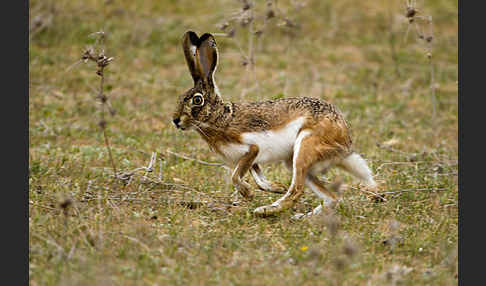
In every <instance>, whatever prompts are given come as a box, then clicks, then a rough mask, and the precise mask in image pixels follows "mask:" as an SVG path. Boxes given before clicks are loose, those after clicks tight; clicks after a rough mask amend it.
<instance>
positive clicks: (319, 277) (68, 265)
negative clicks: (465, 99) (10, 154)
mask: <svg viewBox="0 0 486 286" xmlns="http://www.w3.org/2000/svg"><path fill="white" fill-rule="evenodd" d="M403 2H405V1H403ZM424 2H425V1H419V5H421V6H419V7H417V8H418V9H419V10H421V12H422V13H424V14H426V15H433V18H434V22H433V23H434V33H435V35H434V42H433V50H432V53H433V57H432V64H433V65H434V71H435V74H434V79H435V83H436V90H435V94H436V98H437V103H436V104H437V106H436V108H437V112H436V114H435V116H433V112H432V110H433V109H434V101H433V99H432V97H431V90H430V77H431V74H430V65H429V62H428V60H427V57H426V56H425V46H424V45H422V44H421V43H420V42H419V41H418V40H417V39H416V37H415V36H414V34H413V33H412V32H410V33H409V36H408V39H407V40H405V39H404V36H405V32H406V29H407V25H408V24H407V20H406V19H405V17H404V16H403V15H404V13H405V10H404V6H403V5H402V4H403V3H401V2H400V1H385V0H383V1H377V2H359V1H352V0H341V1H330V0H327V1H310V0H309V1H305V2H304V3H306V5H305V6H304V7H301V8H298V7H296V6H295V5H292V4H291V3H292V2H291V1H279V2H278V4H279V6H280V8H281V9H282V11H284V12H285V13H286V14H287V15H288V16H289V17H290V18H291V19H292V20H293V21H295V22H297V23H298V24H299V25H300V28H299V30H297V32H296V36H295V37H294V38H293V39H292V40H291V41H290V40H289V37H288V36H287V34H285V33H283V32H282V29H281V28H279V27H277V26H276V25H273V26H272V25H271V26H269V29H268V30H267V31H265V32H264V34H263V37H262V38H261V43H260V44H255V47H257V48H256V49H255V59H256V68H255V76H256V79H257V81H258V86H257V87H254V86H256V85H255V82H254V81H253V80H252V76H247V75H248V74H247V71H246V70H247V69H246V68H245V67H244V66H242V65H241V62H242V56H241V55H240V53H239V49H238V46H237V45H236V42H235V40H234V39H231V38H226V37H218V36H217V37H216V40H217V41H218V45H219V51H220V54H221V59H220V65H219V68H218V71H217V74H216V81H217V82H218V86H219V88H220V90H221V92H222V94H223V96H224V97H225V99H227V100H233V101H249V100H263V99H270V98H278V97H282V96H303V95H306V96H314V97H320V98H324V99H326V100H328V101H330V102H332V103H334V104H336V105H337V106H338V107H339V108H340V109H341V110H342V111H343V112H344V113H345V115H346V118H347V119H348V121H349V123H350V124H351V126H352V130H353V138H354V148H355V149H356V150H357V151H358V152H359V153H361V154H363V156H364V157H365V158H366V159H367V160H368V161H369V163H370V165H371V168H372V169H373V171H374V172H375V173H376V179H377V180H378V181H379V182H381V190H380V191H381V193H383V194H385V198H386V199H387V201H386V202H380V201H378V200H376V199H373V198H372V197H370V196H368V195H367V194H366V193H364V192H360V191H359V190H357V189H359V187H358V186H356V185H355V184H354V182H353V181H352V178H350V177H349V176H348V175H346V174H345V173H342V172H341V171H339V170H336V171H331V172H330V174H329V176H328V179H329V180H330V181H334V180H335V179H337V178H338V177H339V178H342V179H343V180H344V182H345V183H346V185H347V187H346V188H345V189H344V191H343V193H342V196H343V198H344V199H343V201H342V202H341V203H339V204H338V205H337V206H336V208H335V210H334V211H333V210H328V211H327V212H325V213H323V214H322V215H320V216H317V217H315V218H312V219H307V220H303V221H294V220H292V219H291V216H292V215H293V214H295V213H296V212H304V211H308V210H310V209H312V208H313V207H315V206H316V205H317V204H318V203H319V202H318V200H317V198H316V197H315V196H313V195H311V194H310V192H308V193H307V191H306V195H305V197H304V198H302V199H301V200H300V202H299V203H298V204H297V205H296V207H295V208H294V209H293V210H292V211H287V212H284V213H283V214H282V215H280V216H279V217H275V218H268V219H261V218H256V217H254V216H253V215H252V211H253V209H254V208H255V207H257V206H260V205H263V204H267V203H270V202H272V201H274V200H275V199H277V198H278V197H279V196H278V195H275V194H268V193H262V192H257V196H256V198H255V200H253V201H252V202H240V203H239V204H238V205H233V204H232V202H233V201H234V200H235V197H234V196H233V197H232V196H231V194H232V193H233V189H232V186H231V184H230V183H229V180H228V172H227V171H226V170H225V169H224V168H221V167H220V166H210V165H204V164H200V163H198V162H195V161H192V160H187V159H183V158H181V157H177V156H174V155H173V154H171V153H169V152H167V150H170V151H172V152H176V153H178V154H183V155H185V156H188V157H191V158H195V159H198V160H202V161H207V162H219V159H218V157H217V156H216V155H214V154H212V153H211V152H209V149H208V147H207V145H206V144H205V143H204V141H203V140H202V139H201V138H200V137H199V136H198V135H197V134H196V133H195V132H186V133H182V132H181V131H179V130H176V129H175V128H174V127H173V126H172V124H171V113H172V112H173V109H174V106H175V103H176V98H177V96H178V95H179V94H181V93H182V92H183V91H184V90H186V89H187V88H190V87H191V86H192V79H191V77H190V75H189V72H188V71H187V68H186V65H185V62H184V58H183V54H182V50H181V47H180V38H181V36H182V34H183V33H184V32H185V31H186V30H188V29H193V30H196V31H197V32H199V33H201V32H206V31H208V32H213V33H218V32H221V31H219V30H218V28H217V27H218V24H219V23H220V22H221V21H223V20H224V19H225V18H227V17H228V15H230V14H231V13H232V12H233V11H237V10H238V9H240V7H241V4H240V3H239V2H237V1H222V0H220V1H210V3H211V4H209V1H208V2H206V1H187V0H183V1H104V2H100V1H94V0H91V1H83V2H77V1H65V0H62V1H53V0H48V1H30V13H31V26H32V22H33V21H34V19H35V17H36V16H38V17H39V18H38V19H40V21H41V22H42V21H46V22H44V23H45V27H44V28H43V29H39V30H35V32H32V31H31V39H30V43H29V73H30V81H29V92H30V94H29V278H30V284H31V285H165V284H170V285H188V284H189V285H191V284H197V285H281V284H286V285H316V284H318V285H390V284H392V285H394V284H399V283H401V284H402V285H455V284H457V241H458V205H457V203H458V184H457V171H458V165H457V163H458V162H457V158H458V143H457V139H458V137H457V134H458V116H457V115H458V113H457V110H458V104H457V99H458V89H457V80H458V64H457V59H458V57H457V56H458V48H457V43H458V37H457V23H458V17H457V2H454V1H427V2H425V3H424ZM262 7H264V6H263V3H259V4H258V5H257V6H256V8H255V9H263V8H262ZM257 11H258V10H257ZM390 15H391V16H392V17H390ZM49 19H50V20H49ZM101 29H103V30H104V31H105V32H106V33H107V35H108V37H107V39H106V54H107V56H113V57H114V58H115V60H114V61H113V62H112V63H111V64H110V66H108V67H107V68H106V69H105V94H106V95H107V96H108V98H109V101H110V103H111V104H112V106H113V108H114V109H115V110H116V114H115V116H112V117H109V116H108V117H106V119H107V121H108V125H107V133H108V135H109V138H110V144H111V147H112V154H113V157H114V160H115V162H116V164H117V168H118V169H121V170H124V171H128V170H133V169H135V168H138V167H141V166H147V164H148V162H149V161H150V158H151V154H152V152H156V153H157V161H156V162H155V164H154V170H153V172H152V173H144V172H139V173H137V175H136V176H133V178H132V180H131V181H130V182H129V183H128V184H126V182H125V183H123V182H121V181H119V180H115V179H114V178H113V170H112V168H111V165H110V163H109V160H108V153H107V150H106V147H105V145H104V139H103V134H102V132H101V130H100V128H99V127H98V122H99V118H100V110H101V109H100V106H99V103H98V101H96V99H95V97H94V90H96V89H97V87H98V84H99V77H98V76H97V75H96V74H95V71H96V67H95V65H94V64H93V63H87V64H83V65H78V66H76V67H74V68H72V69H70V70H69V71H66V69H67V68H68V67H69V66H71V65H72V64H73V63H74V62H76V61H77V60H78V59H79V58H80V56H81V55H82V52H83V49H84V48H85V47H86V46H88V45H92V44H93V43H94V41H95V38H90V37H88V35H89V34H91V33H93V32H96V31H99V30H101ZM245 29H246V28H241V27H237V29H236V37H237V39H239V40H240V45H243V47H244V48H245V49H247V47H246V46H245V45H246V43H247V42H248V41H247V40H248V39H247V37H248V36H247V34H246V32H245V31H246V30H245ZM392 41H395V42H393V45H394V49H395V50H394V51H393V49H392V46H391V45H392V44H391V43H392ZM248 87H254V88H248ZM265 173H266V175H267V177H269V178H271V179H273V180H276V181H280V182H282V183H285V184H289V183H290V180H291V178H290V174H289V173H288V171H286V170H285V168H284V167H283V166H280V165H270V166H265ZM144 175H145V178H144ZM147 178H149V179H150V180H147ZM387 192H389V193H387ZM392 192H395V193H392ZM62 203H64V206H66V208H65V209H63V208H62V207H61V206H60V205H61V204H62Z"/></svg>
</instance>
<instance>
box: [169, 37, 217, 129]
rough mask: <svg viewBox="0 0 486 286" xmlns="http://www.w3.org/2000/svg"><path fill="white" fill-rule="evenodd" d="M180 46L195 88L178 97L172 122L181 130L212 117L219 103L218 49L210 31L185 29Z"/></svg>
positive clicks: (197, 124)
mask: <svg viewBox="0 0 486 286" xmlns="http://www.w3.org/2000/svg"><path fill="white" fill-rule="evenodd" d="M182 48H183V50H184V56H185V58H186V62H187V66H188V67H189V71H190V72H191V75H192V78H193V80H194V87H192V88H191V89H189V90H188V91H186V92H185V93H183V94H182V95H180V96H179V100H178V103H177V109H176V111H175V112H174V115H173V122H174V124H175V125H176V127H177V128H180V129H182V130H185V129H188V128H191V127H193V126H199V125H200V124H201V123H204V122H206V121H207V120H209V118H210V117H211V114H212V113H213V111H214V110H215V109H216V108H217V107H218V105H219V104H220V103H221V102H222V100H221V97H220V95H219V92H218V88H217V87H216V83H215V82H214V71H215V70H216V67H217V65H218V49H217V47H216V41H215V40H214V37H213V36H212V35H211V34H208V33H206V34H203V35H202V36H201V37H200V38H199V37H198V36H197V35H196V33H194V32H192V31H188V32H186V33H185V34H184V37H183V38H182Z"/></svg>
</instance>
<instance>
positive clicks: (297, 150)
mask: <svg viewBox="0 0 486 286" xmlns="http://www.w3.org/2000/svg"><path fill="white" fill-rule="evenodd" d="M311 134H312V133H311V132H310V131H307V130H304V131H301V132H300V133H299V135H298V136H297V140H296V142H295V145H294V155H293V160H292V173H293V174H292V175H293V176H292V183H291V185H290V188H289V190H288V191H287V193H286V194H285V195H284V196H283V197H282V198H280V199H278V200H277V201H276V202H274V203H273V204H271V205H267V206H261V207H258V208H256V209H255V211H254V213H255V214H256V215H259V216H268V215H274V214H277V213H280V212H281V211H283V210H286V209H288V208H291V207H292V206H293V205H294V204H295V202H296V201H297V200H298V199H299V198H300V197H301V196H302V194H303V193H304V186H305V179H306V176H307V171H308V170H309V167H310V166H312V165H313V164H314V163H315V162H316V161H318V160H319V158H321V152H320V150H319V149H320V148H317V149H316V145H318V144H319V138H318V137H315V136H312V135H311Z"/></svg>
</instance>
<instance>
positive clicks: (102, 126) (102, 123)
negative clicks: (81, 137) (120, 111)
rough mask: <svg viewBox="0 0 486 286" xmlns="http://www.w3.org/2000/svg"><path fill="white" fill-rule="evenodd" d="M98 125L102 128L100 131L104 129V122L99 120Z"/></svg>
mask: <svg viewBox="0 0 486 286" xmlns="http://www.w3.org/2000/svg"><path fill="white" fill-rule="evenodd" d="M98 125H99V126H100V127H101V128H102V129H105V128H106V120H104V119H102V120H100V122H99V123H98Z"/></svg>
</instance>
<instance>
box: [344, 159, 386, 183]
mask: <svg viewBox="0 0 486 286" xmlns="http://www.w3.org/2000/svg"><path fill="white" fill-rule="evenodd" d="M339 166H340V167H342V168H343V169H344V170H346V171H348V172H349V173H351V174H352V175H353V176H355V177H356V178H358V179H360V180H361V181H362V182H363V183H364V184H365V185H366V186H368V187H370V188H375V187H376V186H377V184H376V182H375V180H374V179H373V173H372V172H371V170H370V168H369V167H368V164H367V163H366V161H365V160H364V159H363V158H362V157H361V156H360V155H359V154H357V153H352V154H351V155H349V156H347V157H346V158H344V159H343V160H342V161H341V162H340V163H339Z"/></svg>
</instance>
